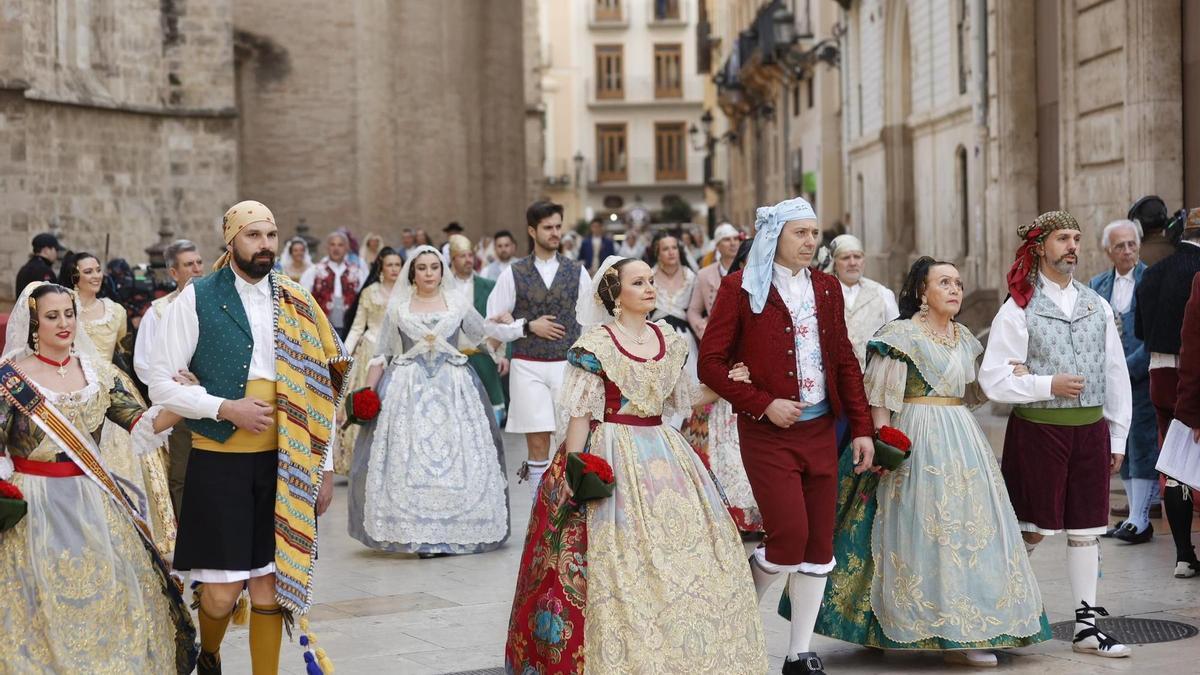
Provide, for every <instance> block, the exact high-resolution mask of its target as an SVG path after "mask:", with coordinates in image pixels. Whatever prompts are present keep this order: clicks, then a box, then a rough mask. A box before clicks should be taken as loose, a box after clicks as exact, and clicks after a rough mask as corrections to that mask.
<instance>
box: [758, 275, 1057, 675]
mask: <svg viewBox="0 0 1200 675" xmlns="http://www.w3.org/2000/svg"><path fill="white" fill-rule="evenodd" d="M962 299H963V285H962V279H961V277H960V276H959V273H958V270H957V269H955V267H954V265H953V264H951V263H945V262H939V261H936V260H934V259H932V258H928V257H924V258H921V259H919V260H917V261H916V262H915V263H913V266H912V269H911V270H910V271H909V274H908V278H907V280H906V281H905V282H904V289H903V291H902V292H901V294H900V300H899V306H900V318H899V319H896V320H894V321H891V322H890V323H887V324H885V325H884V326H883V328H881V329H880V330H879V332H877V333H876V334H875V336H874V338H872V339H871V340H870V342H868V344H867V354H868V356H867V369H866V374H865V378H864V380H865V386H866V391H867V397H868V399H869V401H870V404H871V417H872V419H873V421H874V423H875V427H876V428H877V429H878V428H880V427H883V426H885V425H890V426H894V427H896V428H898V429H899V430H900V431H902V432H904V433H905V434H906V435H907V436H908V437H909V438H910V439H911V440H912V450H911V455H910V456H909V457H908V459H906V460H905V461H904V462H903V463H902V464H901V465H900V467H899V468H898V469H897V470H895V471H893V472H891V473H885V474H883V475H882V476H881V475H879V474H876V473H871V472H867V473H863V474H860V475H858V476H855V475H854V474H853V473H852V472H851V466H850V460H849V459H848V458H849V456H850V453H845V454H844V455H843V457H842V461H841V466H840V468H839V472H840V474H841V477H842V478H841V489H840V494H839V496H838V503H839V505H840V507H839V514H838V518H839V521H838V526H837V531H836V534H835V538H834V551H835V556H836V558H837V560H838V561H839V562H841V563H843V564H839V565H838V566H837V567H836V568H835V569H834V571H833V573H832V574H831V583H830V584H829V585H828V587H827V589H826V591H825V599H824V602H823V604H822V607H821V613H820V617H819V619H818V621H817V626H816V632H818V633H820V634H822V635H827V636H829V637H833V638H837V639H839V640H845V641H847V642H854V643H857V644H861V645H865V646H869V647H876V648H884V649H917V650H937V651H944V652H945V659H946V661H948V662H951V663H957V664H961V665H970V666H994V665H996V655H995V654H994V653H992V652H991V651H990V650H992V649H996V648H1009V647H1023V646H1026V645H1030V644H1034V643H1037V642H1041V641H1044V640H1047V639H1049V638H1050V628H1049V625H1048V624H1047V622H1046V616H1045V614H1044V613H1043V611H1042V599H1041V593H1040V591H1039V589H1038V585H1037V582H1036V580H1035V579H1034V577H1033V570H1032V569H1031V568H1030V566H1029V558H1028V556H1027V555H1026V553H1025V546H1024V543H1023V541H1022V539H1021V530H1020V527H1019V526H1018V524H1017V519H1016V516H1015V515H1014V513H1013V508H1012V505H1011V503H1010V502H1009V498H1008V491H1007V490H1006V488H1005V485H1004V479H1003V478H1002V477H1001V474H1000V467H999V466H998V465H997V463H996V458H995V455H994V454H993V452H992V448H991V446H990V445H989V444H988V441H987V437H986V436H985V435H984V433H983V430H982V429H980V427H979V423H978V422H977V421H976V420H975V417H974V416H973V415H972V414H971V411H970V409H969V408H968V407H967V401H966V399H967V397H968V394H973V395H975V397H976V400H981V398H980V395H979V394H978V385H977V384H976V382H975V373H976V371H975V359H976V357H978V356H979V355H980V354H981V353H983V347H982V346H981V345H980V344H979V341H978V340H976V339H975V336H974V335H972V334H971V332H970V331H969V330H967V328H966V327H965V326H962V325H961V324H959V323H957V322H955V321H954V316H955V315H956V314H958V311H959V309H960V308H961V306H962ZM847 562H849V563H850V564H846V563H847ZM786 600H787V595H786V594H785V595H784V602H783V603H781V604H782V605H784V606H782V607H781V613H784V614H785V616H786V615H787V614H786V613H785V612H786V610H787V609H788V608H787V607H786V605H787V602H786Z"/></svg>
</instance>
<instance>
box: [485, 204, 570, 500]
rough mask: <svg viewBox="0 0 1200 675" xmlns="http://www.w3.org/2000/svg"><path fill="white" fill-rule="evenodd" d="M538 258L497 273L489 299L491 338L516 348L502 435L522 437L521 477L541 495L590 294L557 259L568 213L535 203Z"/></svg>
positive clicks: (529, 225)
mask: <svg viewBox="0 0 1200 675" xmlns="http://www.w3.org/2000/svg"><path fill="white" fill-rule="evenodd" d="M525 223H526V229H527V230H528V232H529V236H530V238H532V239H533V254H532V255H529V256H526V257H524V258H521V259H520V260H518V261H516V262H514V263H513V264H512V265H511V266H510V267H509V268H508V269H506V270H504V271H503V272H501V273H500V277H499V278H498V279H497V280H496V287H495V288H494V289H492V294H491V295H490V296H489V297H488V302H487V317H488V322H489V323H492V324H494V325H495V326H496V332H495V333H494V335H495V336H496V337H497V338H499V339H501V340H503V341H505V342H511V343H512V362H511V364H510V366H509V376H508V377H509V395H510V399H511V402H510V403H509V406H508V422H507V424H506V425H505V431H508V432H509V433H513V434H525V443H526V445H527V447H528V448H529V456H528V460H527V461H526V462H525V464H524V465H523V466H522V467H521V471H520V473H519V474H518V475H519V476H520V477H521V478H522V479H528V480H529V482H530V484H531V485H532V486H533V488H534V489H535V490H536V489H537V486H538V483H540V482H541V480H542V474H544V473H546V467H548V466H549V465H550V434H551V433H552V432H553V431H554V425H555V419H556V418H555V414H554V413H555V401H556V399H557V398H558V391H559V388H560V387H561V386H562V378H563V369H564V368H565V367H566V364H567V349H569V348H570V347H571V345H573V344H574V343H575V340H577V339H579V323H578V322H577V321H576V320H575V307H576V304H577V303H578V302H580V300H581V298H583V297H584V296H586V294H587V292H588V288H589V286H590V279H589V277H588V273H587V270H586V269H584V267H583V265H581V264H580V263H579V261H576V260H571V259H569V258H565V257H563V256H562V255H560V254H559V253H558V245H559V242H561V241H562V230H563V224H562V223H563V207H562V205H560V204H555V203H553V202H548V201H538V202H534V203H533V204H531V205H530V206H529V208H528V209H527V210H526V211H525Z"/></svg>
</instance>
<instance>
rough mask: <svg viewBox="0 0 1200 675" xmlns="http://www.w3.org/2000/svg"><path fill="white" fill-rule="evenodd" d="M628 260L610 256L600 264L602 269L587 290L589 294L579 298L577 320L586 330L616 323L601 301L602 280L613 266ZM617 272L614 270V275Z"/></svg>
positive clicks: (576, 306)
mask: <svg viewBox="0 0 1200 675" xmlns="http://www.w3.org/2000/svg"><path fill="white" fill-rule="evenodd" d="M622 260H627V258H625V257H624V256H619V255H610V256H608V257H607V258H605V259H604V262H602V263H600V267H599V268H598V269H597V270H596V276H594V277H592V279H591V282H590V284H589V288H588V289H587V293H585V294H583V295H581V296H579V301H578V302H576V303H575V320H576V321H578V322H579V325H580V326H582V327H584V328H591V327H592V326H600V325H603V324H606V323H609V322H612V321H616V317H614V316H613V315H612V314H610V313H609V311H608V310H607V309H605V307H604V303H603V302H601V301H600V293H599V288H600V280H601V279H603V278H604V274H605V273H606V272H608V271H609V270H611V269H612V266H613V265H616V264H617V263H619V262H621V261H622ZM616 273H617V271H616V270H613V274H616Z"/></svg>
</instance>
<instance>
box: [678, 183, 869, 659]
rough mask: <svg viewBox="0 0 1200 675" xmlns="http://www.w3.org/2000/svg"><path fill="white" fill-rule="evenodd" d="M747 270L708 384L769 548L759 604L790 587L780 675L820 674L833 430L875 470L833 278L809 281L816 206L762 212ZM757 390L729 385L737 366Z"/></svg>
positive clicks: (757, 573)
mask: <svg viewBox="0 0 1200 675" xmlns="http://www.w3.org/2000/svg"><path fill="white" fill-rule="evenodd" d="M755 229H756V234H755V237H754V244H753V245H752V247H751V249H750V256H749V258H748V260H747V262H746V266H745V268H744V269H743V270H741V271H739V272H734V273H732V274H728V275H726V277H725V280H724V281H722V282H721V288H720V290H719V291H718V292H717V299H716V301H715V302H714V303H713V308H712V312H711V313H710V314H709V318H708V325H707V326H706V327H705V331H704V340H703V341H702V342H701V344H700V362H699V374H700V380H701V381H702V382H704V383H705V384H707V385H708V386H709V387H711V388H712V389H713V391H715V392H717V394H718V395H720V396H721V397H722V398H724V399H725V400H727V401H729V402H730V403H731V404H732V405H733V408H734V410H735V411H736V412H737V413H738V434H739V436H740V438H741V446H742V461H743V463H744V464H745V467H746V476H747V477H748V478H749V479H750V487H751V490H752V491H753V492H754V498H755V500H756V501H757V502H758V505H759V508H760V509H761V511H762V516H763V527H764V529H765V530H766V539H765V541H764V543H763V545H762V546H759V547H758V549H756V550H755V551H754V555H752V556H751V557H750V568H751V571H752V572H753V575H754V586H755V590H756V591H758V596H759V598H760V599H761V598H762V596H763V594H764V593H765V592H766V590H767V588H768V587H769V586H770V585H771V583H772V582H773V581H775V579H777V578H778V577H779V574H780V573H781V572H787V573H789V574H790V575H791V577H790V579H789V581H788V595H789V597H790V600H791V603H792V631H791V642H790V646H789V649H788V657H787V660H786V662H785V663H784V666H783V672H784V675H800V674H805V673H809V674H811V673H822V672H823V670H822V667H823V666H822V664H821V660H820V659H819V658H818V657H817V655H816V654H815V653H813V652H812V651H810V648H809V643H810V641H811V639H812V633H813V626H814V624H815V623H816V619H817V613H818V611H819V610H820V607H821V598H822V596H823V594H824V592H825V579H826V577H827V576H828V575H829V572H830V571H832V570H833V566H834V564H835V561H834V559H833V528H834V514H835V507H836V500H837V480H838V475H837V474H838V472H837V463H838V450H837V439H836V436H835V431H834V420H835V419H836V418H837V417H840V416H844V417H845V418H846V419H848V420H849V424H850V432H851V435H852V436H853V440H852V441H851V450H852V452H853V453H854V461H855V464H856V466H855V471H856V472H858V473H862V472H863V471H865V470H867V469H868V468H870V466H871V464H872V460H873V459H874V445H873V444H872V441H871V437H872V435H873V432H874V425H873V424H872V422H871V414H870V411H869V409H868V407H867V397H866V393H865V392H864V391H863V380H862V370H861V368H860V367H859V365H858V359H857V357H855V355H854V348H853V347H852V346H851V344H850V339H849V337H847V334H846V319H845V313H844V308H843V305H844V300H843V299H842V291H841V287H840V286H839V284H838V280H837V278H835V277H833V276H830V275H828V274H825V273H823V272H819V271H816V270H810V269H809V265H810V264H811V263H812V259H813V254H814V253H816V250H817V247H818V244H819V243H820V240H821V227H820V225H819V224H818V222H817V216H816V214H815V213H814V212H813V209H812V206H811V205H810V204H809V203H808V202H807V201H805V200H803V199H800V198H796V199H789V200H787V201H784V202H780V203H779V204H776V205H775V206H768V207H763V208H760V209H758V214H757V219H756V221H755ZM739 361H741V362H743V363H745V364H746V365H747V366H748V367H749V368H750V374H751V376H752V378H753V382H752V383H751V382H735V381H733V380H730V379H729V369H730V367H731V365H732V364H734V363H737V362H739Z"/></svg>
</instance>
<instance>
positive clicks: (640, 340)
mask: <svg viewBox="0 0 1200 675" xmlns="http://www.w3.org/2000/svg"><path fill="white" fill-rule="evenodd" d="M613 323H614V324H616V326H617V330H619V331H621V334H622V335H624V336H625V337H627V338H629V339H630V340H633V343H634V344H635V345H644V344H646V340H649V339H650V331H649V330H647V329H646V324H645V323H643V324H642V334H641V335H634V334H633V333H630V332H629V331H628V330H626V329H625V326H622V325H621V322H620V321H614V322H613Z"/></svg>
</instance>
